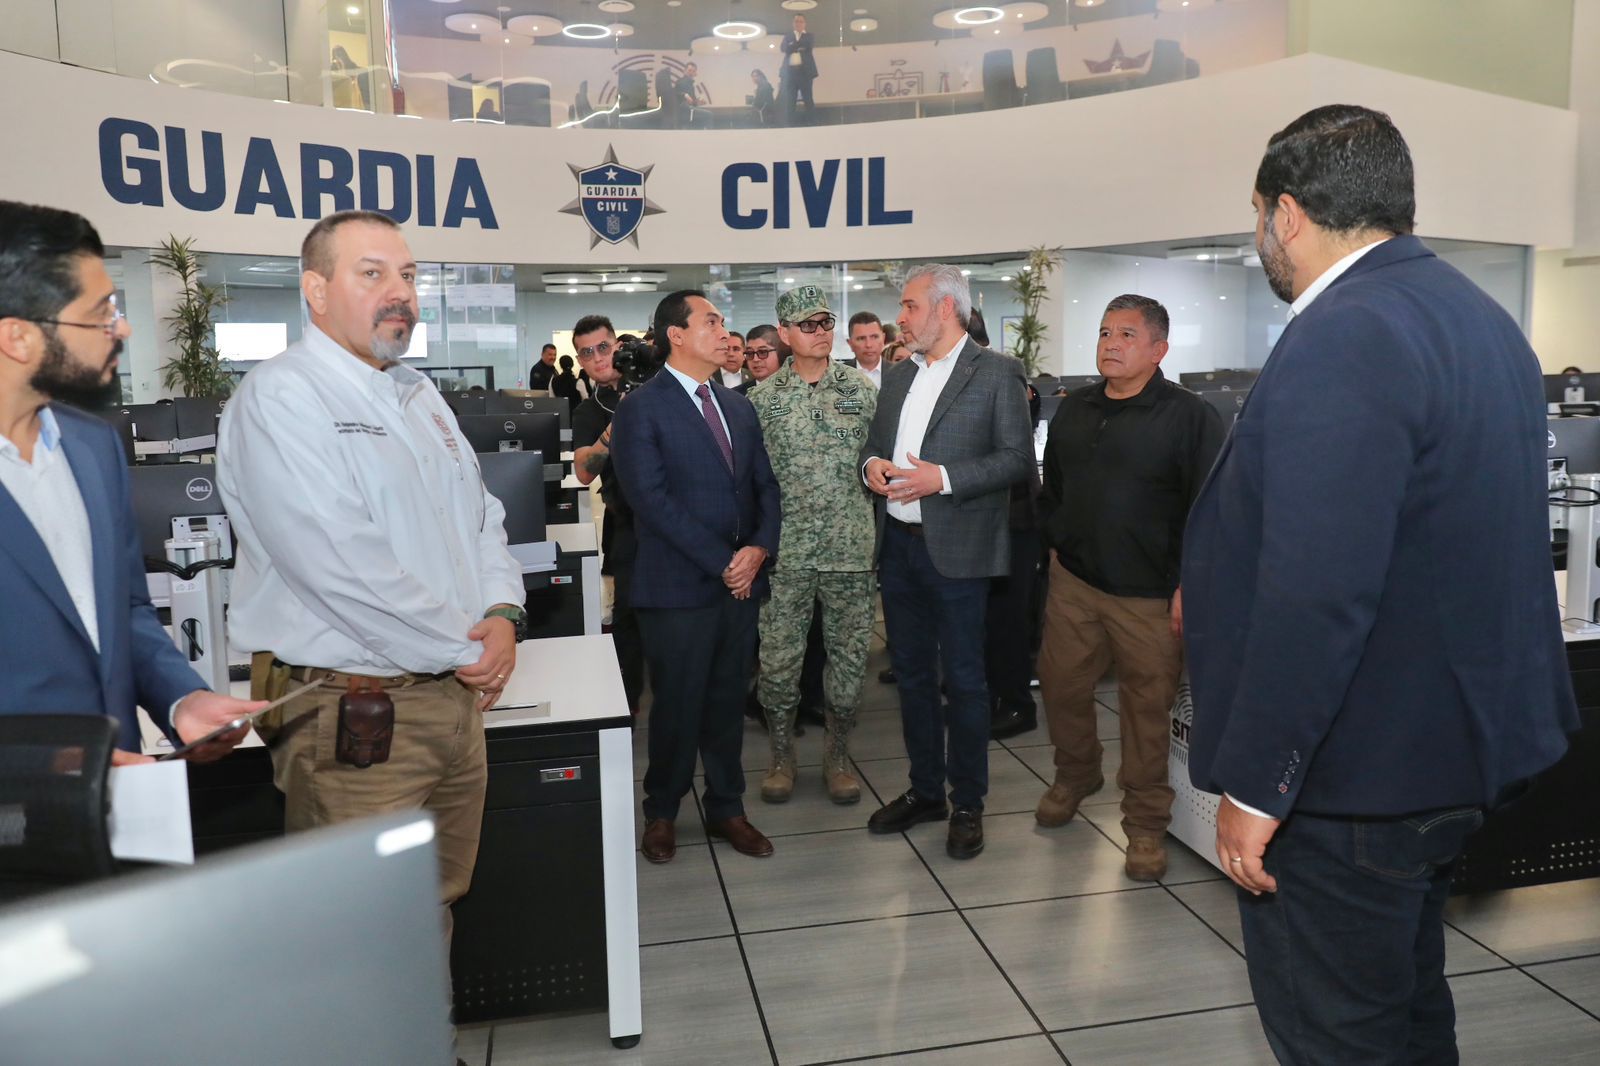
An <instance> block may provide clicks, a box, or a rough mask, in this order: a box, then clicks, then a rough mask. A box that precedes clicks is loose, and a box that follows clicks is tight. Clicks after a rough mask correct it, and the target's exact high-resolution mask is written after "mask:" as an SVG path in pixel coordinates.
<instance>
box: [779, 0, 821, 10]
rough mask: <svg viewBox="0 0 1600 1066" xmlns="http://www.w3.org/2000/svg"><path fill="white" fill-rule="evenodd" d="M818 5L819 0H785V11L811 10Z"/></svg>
mask: <svg viewBox="0 0 1600 1066" xmlns="http://www.w3.org/2000/svg"><path fill="white" fill-rule="evenodd" d="M816 6H817V0H783V9H784V10H785V11H810V10H811V9H812V8H814V7H816Z"/></svg>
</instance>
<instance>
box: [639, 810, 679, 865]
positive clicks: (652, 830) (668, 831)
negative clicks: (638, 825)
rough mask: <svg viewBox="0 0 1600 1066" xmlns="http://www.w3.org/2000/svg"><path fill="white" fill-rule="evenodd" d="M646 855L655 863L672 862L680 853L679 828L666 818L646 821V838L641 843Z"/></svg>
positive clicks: (641, 848)
mask: <svg viewBox="0 0 1600 1066" xmlns="http://www.w3.org/2000/svg"><path fill="white" fill-rule="evenodd" d="M640 850H641V851H643V852H644V857H645V858H647V859H649V860H650V861H651V862H654V863H663V862H671V861H672V857H673V856H674V855H676V854H678V830H677V829H676V828H675V827H674V826H673V824H672V823H671V822H669V821H667V820H666V819H665V818H652V819H650V820H649V821H648V822H646V823H644V840H643V841H642V842H641V843H640Z"/></svg>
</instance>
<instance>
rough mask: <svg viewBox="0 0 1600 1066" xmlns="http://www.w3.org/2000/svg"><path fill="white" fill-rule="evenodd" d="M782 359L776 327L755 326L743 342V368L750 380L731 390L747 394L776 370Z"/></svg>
mask: <svg viewBox="0 0 1600 1066" xmlns="http://www.w3.org/2000/svg"><path fill="white" fill-rule="evenodd" d="M782 361H783V360H782V358H781V357H780V356H779V355H778V327H777V326H769V325H764V324H763V325H760V326H756V327H755V328H754V329H752V330H751V331H750V332H749V334H748V335H747V336H746V337H745V342H744V368H745V371H746V373H748V374H749V375H750V380H749V381H746V382H745V383H744V384H743V385H740V386H739V387H738V388H737V389H734V390H733V391H734V392H737V393H740V394H741V395H745V396H748V395H749V394H750V390H751V389H753V388H755V387H756V386H757V385H759V384H761V383H762V382H763V381H765V380H767V379H768V378H770V377H771V376H772V375H773V374H775V373H777V372H778V365H779V364H780V363H781V362H782Z"/></svg>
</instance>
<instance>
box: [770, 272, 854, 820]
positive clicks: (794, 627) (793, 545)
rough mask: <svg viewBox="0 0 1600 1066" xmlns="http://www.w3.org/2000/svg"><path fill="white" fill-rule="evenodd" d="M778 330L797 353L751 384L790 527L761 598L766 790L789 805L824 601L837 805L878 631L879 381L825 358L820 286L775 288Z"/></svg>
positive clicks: (825, 765)
mask: <svg viewBox="0 0 1600 1066" xmlns="http://www.w3.org/2000/svg"><path fill="white" fill-rule="evenodd" d="M778 320H779V323H780V325H779V334H780V336H781V338H782V340H783V341H784V343H786V344H787V345H788V346H789V349H790V352H791V358H790V360H789V362H788V363H786V364H785V365H784V366H783V367H782V368H781V369H779V370H778V372H777V373H775V374H773V375H772V376H771V377H769V378H768V379H767V380H765V381H763V382H761V383H760V384H759V385H757V386H756V387H755V388H753V389H751V390H750V392H749V397H750V402H751V403H752V404H753V405H755V409H756V417H757V418H759V419H760V420H761V432H762V435H763V436H764V437H765V439H766V445H767V454H768V455H769V456H771V458H772V470H773V473H774V474H776V475H777V478H778V486H779V488H780V489H782V491H783V528H782V532H781V533H780V535H779V538H778V543H779V544H780V545H781V550H780V551H779V552H778V559H777V563H776V566H775V567H774V569H773V570H772V573H771V580H772V595H771V597H770V598H769V599H767V601H766V602H765V603H763V604H762V605H761V680H760V685H759V688H758V695H759V697H760V700H761V705H762V707H763V708H764V709H765V711H766V715H767V731H768V736H769V737H770V739H771V742H772V766H771V769H769V770H768V771H767V775H766V778H765V779H764V780H763V781H762V782H761V798H762V799H764V800H766V801H767V802H769V803H782V802H783V801H785V800H787V799H788V798H789V794H790V793H791V792H792V791H793V789H794V777H795V769H794V767H795V757H794V719H795V710H796V708H797V707H798V706H799V703H800V669H801V664H802V662H803V661H804V659H805V653H806V632H807V630H809V629H810V626H811V614H812V607H813V603H814V602H815V601H816V600H817V599H820V600H821V601H822V633H823V647H824V649H825V650H826V651H827V656H828V662H827V666H826V668H825V669H824V671H823V678H822V689H823V696H824V698H825V699H826V701H827V709H826V737H825V740H824V751H823V762H822V773H823V780H824V781H825V783H826V784H827V788H828V796H829V797H830V798H831V799H832V800H833V801H834V802H835V803H855V802H856V801H857V800H859V799H860V798H861V786H860V784H859V783H857V781H856V779H855V777H854V776H853V775H852V774H851V773H850V760H849V747H848V745H849V739H850V731H851V730H852V729H853V728H854V727H855V720H856V703H857V702H858V701H859V699H860V696H861V681H862V675H863V673H864V672H865V670H866V665H867V645H868V642H869V641H870V640H871V637H872V621H873V615H874V610H873V581H872V541H873V533H874V528H873V511H872V503H871V499H872V497H871V496H870V495H868V493H867V490H866V487H865V485H864V484H863V482H862V480H861V472H860V470H858V469H857V465H856V464H857V460H858V458H859V456H860V453H861V446H862V444H863V443H864V442H865V441H866V438H867V427H868V426H869V425H871V424H872V415H873V412H874V411H876V410H877V406H878V390H877V389H875V388H873V387H872V384H871V383H870V382H869V381H868V380H867V378H866V376H865V375H863V374H862V373H861V372H860V371H859V370H857V369H855V368H854V367H849V366H843V365H841V364H838V363H834V362H832V361H831V360H830V359H829V353H830V352H832V350H833V327H834V317H833V312H831V311H829V310H828V300H827V297H826V296H824V295H823V292H822V290H821V289H819V288H817V287H816V286H815V285H802V286H800V287H799V288H797V289H791V290H789V291H788V292H786V293H784V294H783V295H782V296H780V297H779V298H778Z"/></svg>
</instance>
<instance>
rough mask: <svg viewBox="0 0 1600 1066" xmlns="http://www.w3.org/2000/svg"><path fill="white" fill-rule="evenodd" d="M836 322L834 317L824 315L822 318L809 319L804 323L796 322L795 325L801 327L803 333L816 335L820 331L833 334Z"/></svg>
mask: <svg viewBox="0 0 1600 1066" xmlns="http://www.w3.org/2000/svg"><path fill="white" fill-rule="evenodd" d="M835 321H836V320H835V319H834V317H833V316H832V315H823V316H822V317H821V318H808V319H806V320H805V321H804V322H796V323H795V325H797V326H799V327H800V332H801V333H815V332H816V331H817V330H819V329H820V330H822V332H824V333H832V332H833V326H834V323H835Z"/></svg>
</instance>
